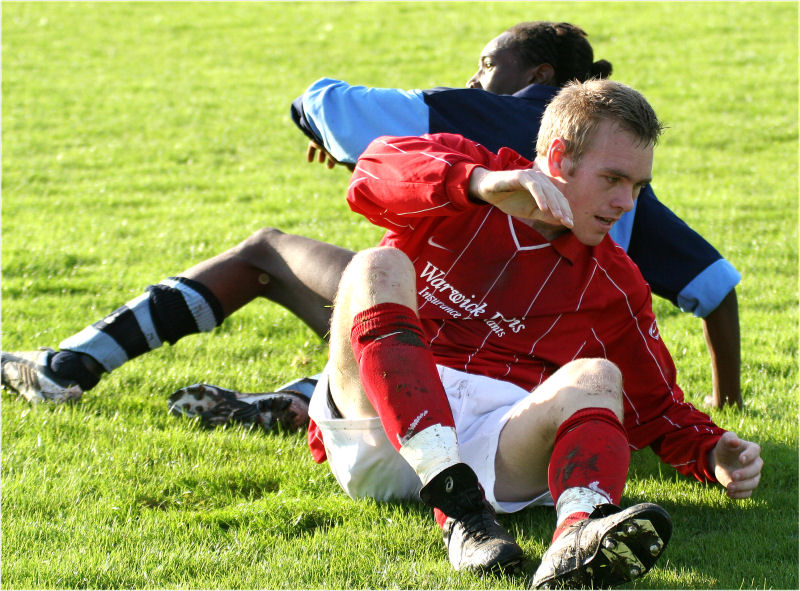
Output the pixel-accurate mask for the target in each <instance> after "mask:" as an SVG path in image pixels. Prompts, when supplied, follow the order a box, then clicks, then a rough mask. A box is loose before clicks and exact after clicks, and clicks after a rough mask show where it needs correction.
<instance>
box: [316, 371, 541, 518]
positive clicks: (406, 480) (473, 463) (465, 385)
mask: <svg viewBox="0 0 800 591" xmlns="http://www.w3.org/2000/svg"><path fill="white" fill-rule="evenodd" d="M437 368H438V370H439V377H440V378H441V380H442V385H443V386H444V390H445V392H446V393H447V398H448V400H449V402H450V408H451V409H452V411H453V419H454V420H455V426H456V435H457V437H458V447H459V451H460V453H461V461H462V462H464V463H465V464H468V465H469V466H470V467H471V468H472V469H473V470H474V471H475V473H476V474H477V476H478V480H479V482H480V483H481V485H482V486H483V488H484V489H485V492H486V499H487V500H488V501H489V502H490V503H491V504H492V506H493V507H494V508H495V510H496V511H498V512H500V513H513V512H515V511H520V510H522V509H524V508H525V507H528V506H531V505H552V504H553V499H552V497H551V496H550V493H549V492H545V493H543V494H541V495H539V496H537V497H535V498H533V499H530V500H528V501H515V502H508V501H498V500H497V499H495V496H494V485H495V471H494V467H495V466H494V464H495V455H496V454H497V444H498V440H499V438H500V431H501V430H502V429H503V426H504V425H505V424H506V421H507V420H508V417H509V416H510V415H511V412H512V411H513V409H514V406H515V405H516V404H517V403H519V402H521V401H522V400H523V399H524V398H525V397H527V396H528V394H529V393H528V392H527V391H526V390H524V389H523V388H520V387H519V386H515V385H514V384H510V383H508V382H503V381H501V380H496V379H493V378H488V377H485V376H478V375H473V374H468V373H464V372H461V371H458V370H455V369H450V368H449V367H444V366H441V365H439V366H437ZM328 369H329V368H328V366H326V367H325V370H324V371H323V372H322V375H321V376H320V380H319V382H318V383H317V387H316V389H315V390H314V395H313V396H312V397H311V404H310V405H309V409H308V414H309V416H310V417H311V418H312V419H313V420H314V422H315V423H316V424H317V426H318V427H319V428H320V430H321V431H322V437H323V440H324V442H325V451H326V452H327V455H328V464H329V465H330V467H331V471H332V472H333V475H334V476H335V477H336V480H337V481H338V482H339V484H340V485H341V487H342V488H343V489H344V491H345V492H346V493H347V494H348V495H349V496H350V497H352V498H359V497H371V498H374V499H376V500H379V501H384V500H389V499H419V489H420V488H421V486H422V483H421V482H420V479H419V477H418V476H417V474H416V473H415V472H414V470H412V469H411V466H409V464H408V463H407V462H406V461H405V460H404V459H403V457H402V456H401V455H400V454H399V453H398V452H397V450H395V448H394V447H393V446H392V444H391V443H390V442H389V439H388V438H387V437H386V433H385V432H384V430H383V427H382V426H381V422H380V419H379V418H378V417H373V418H369V419H343V418H335V415H334V412H333V410H332V409H331V405H330V404H329V400H330V389H329V385H328Z"/></svg>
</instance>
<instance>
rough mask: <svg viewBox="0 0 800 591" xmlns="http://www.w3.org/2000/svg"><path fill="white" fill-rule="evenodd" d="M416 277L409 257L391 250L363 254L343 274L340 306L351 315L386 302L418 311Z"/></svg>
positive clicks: (373, 250) (339, 296)
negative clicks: (343, 306) (344, 307)
mask: <svg viewBox="0 0 800 591" xmlns="http://www.w3.org/2000/svg"><path fill="white" fill-rule="evenodd" d="M415 287H416V275H415V273H414V266H413V265H412V264H411V261H410V260H409V258H408V257H407V256H406V255H405V254H404V253H403V252H402V251H400V250H398V249H396V248H391V247H385V246H383V247H377V248H370V249H368V250H364V251H361V252H359V253H358V254H356V255H355V256H354V257H353V260H352V261H350V264H349V265H348V266H347V269H345V272H344V274H343V275H342V281H341V283H340V285H339V294H338V296H337V302H336V305H337V307H340V306H342V305H345V304H346V307H347V308H348V309H349V312H350V313H351V314H353V313H356V312H358V311H361V310H365V309H367V308H369V307H372V306H375V305H377V304H381V303H385V302H395V303H399V304H403V305H406V306H409V307H413V308H414V309H416V289H415Z"/></svg>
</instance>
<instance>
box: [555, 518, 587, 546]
mask: <svg viewBox="0 0 800 591" xmlns="http://www.w3.org/2000/svg"><path fill="white" fill-rule="evenodd" d="M588 518H589V514H588V513H586V512H585V511H578V512H576V513H571V514H570V515H567V516H566V517H565V518H564V519H563V520H562V521H560V522H559V524H558V526H557V527H556V531H555V532H554V533H553V541H554V542H555V541H556V538H558V537H559V536H560V535H561V534H563V533H564V531H565V530H566V529H568V528H569V526H571V525H573V524H574V523H577V522H578V521H583V520H584V519H588Z"/></svg>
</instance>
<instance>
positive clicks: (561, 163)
mask: <svg viewBox="0 0 800 591" xmlns="http://www.w3.org/2000/svg"><path fill="white" fill-rule="evenodd" d="M568 163H569V156H567V144H566V142H565V141H564V140H563V139H562V138H560V137H557V138H555V139H554V140H553V141H552V142H550V147H549V148H548V149H547V172H548V174H549V175H550V176H551V177H554V178H561V179H563V178H564V176H565V174H566V172H567V166H568Z"/></svg>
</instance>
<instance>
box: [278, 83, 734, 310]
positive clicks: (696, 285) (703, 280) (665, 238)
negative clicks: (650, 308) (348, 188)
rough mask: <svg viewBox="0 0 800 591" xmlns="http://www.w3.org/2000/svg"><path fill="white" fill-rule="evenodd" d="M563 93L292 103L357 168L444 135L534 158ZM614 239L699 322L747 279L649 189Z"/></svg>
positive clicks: (364, 94)
mask: <svg viewBox="0 0 800 591" xmlns="http://www.w3.org/2000/svg"><path fill="white" fill-rule="evenodd" d="M558 90H559V89H558V88H556V87H553V86H544V85H539V84H531V85H530V86H527V87H525V88H523V89H522V90H520V91H519V92H516V93H514V94H511V95H499V94H493V93H491V92H487V91H484V90H479V89H474V88H433V89H431V90H400V89H396V88H369V87H366V86H351V85H350V84H347V83H346V82H342V81H340V80H333V79H331V78H322V79H320V80H317V81H316V82H315V83H314V84H312V85H311V86H309V87H308V89H307V90H306V91H305V93H303V95H302V96H301V97H299V98H297V99H296V100H295V101H294V102H293V103H292V118H293V120H294V121H295V123H296V124H297V125H298V127H300V129H301V130H302V131H303V132H304V133H305V134H306V135H307V136H308V137H309V138H311V139H313V140H314V141H316V142H317V143H319V144H320V145H323V146H324V147H325V149H326V150H327V151H328V153H329V154H330V155H331V156H333V157H334V158H335V159H336V160H338V161H339V162H344V163H355V162H356V160H358V157H359V156H360V155H361V153H362V152H363V151H364V149H365V148H366V147H367V145H368V144H369V143H370V142H371V141H372V140H374V139H375V138H376V137H378V136H381V135H393V136H419V135H423V134H425V133H441V132H445V133H457V134H460V135H463V136H465V137H467V138H469V139H471V140H473V141H476V142H478V143H480V144H482V145H484V146H485V147H487V148H488V149H489V150H491V151H493V152H496V151H497V150H499V149H500V148H501V147H503V146H505V147H509V148H512V149H514V150H516V151H517V152H519V153H520V154H522V155H523V156H525V157H526V158H529V159H533V158H534V157H535V149H536V146H535V144H536V136H537V134H538V132H539V123H540V121H541V118H542V114H543V113H544V109H545V107H546V106H547V103H548V101H550V99H552V98H553V96H554V95H555V94H556V93H557V92H558ZM610 234H611V237H612V238H613V239H614V240H615V241H616V242H617V244H619V245H620V246H622V247H623V248H624V249H625V250H626V252H627V253H628V256H630V257H631V259H633V261H634V262H635V263H636V264H637V265H638V266H639V269H640V270H641V272H642V275H643V276H644V278H645V280H647V282H648V283H649V284H650V287H651V289H652V290H653V293H655V294H657V295H659V296H661V297H663V298H666V299H668V300H669V301H671V302H672V303H673V304H675V305H676V306H678V307H679V308H681V309H682V310H684V311H686V312H692V313H693V314H694V315H695V316H699V317H705V316H707V315H708V314H709V313H710V312H711V311H712V310H714V309H715V308H716V307H717V306H718V305H719V304H720V302H721V301H722V300H723V299H724V298H725V296H726V295H728V293H730V291H731V290H732V289H733V288H734V287H736V285H737V284H738V283H739V281H740V280H741V275H740V274H739V272H738V271H737V270H736V269H735V268H734V267H733V265H731V264H730V263H729V262H728V261H727V260H725V259H724V258H723V257H722V255H721V254H720V253H719V252H718V251H717V250H716V249H715V248H714V247H713V246H711V244H709V243H708V242H707V241H706V240H705V239H704V238H703V237H702V236H700V235H699V234H698V233H697V232H695V231H694V230H692V229H691V228H690V227H689V226H688V225H687V224H686V223H685V222H684V221H683V220H681V219H680V218H679V217H678V216H676V215H675V214H674V213H673V212H672V211H670V209H669V208H667V207H666V206H665V205H663V204H662V203H661V202H660V201H659V200H658V199H657V198H656V196H655V194H654V193H653V190H652V188H651V187H650V186H649V185H648V186H647V187H645V189H644V190H643V191H642V193H641V194H640V195H639V198H638V199H637V200H636V204H635V207H634V209H633V210H632V211H630V212H628V213H626V214H625V215H623V216H622V218H621V219H620V220H619V221H618V222H617V223H616V224H614V227H613V228H612V229H611V232H610Z"/></svg>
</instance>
